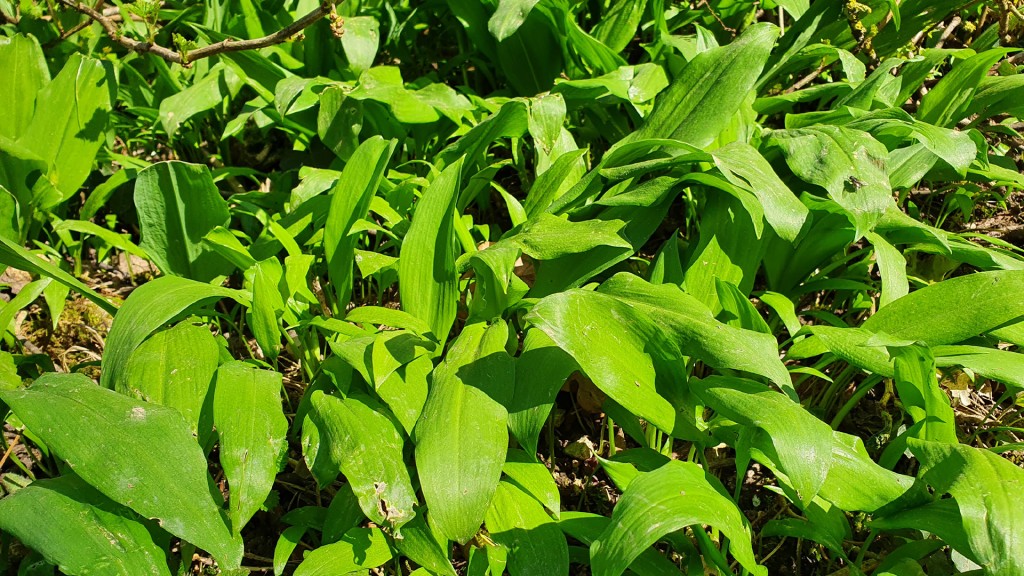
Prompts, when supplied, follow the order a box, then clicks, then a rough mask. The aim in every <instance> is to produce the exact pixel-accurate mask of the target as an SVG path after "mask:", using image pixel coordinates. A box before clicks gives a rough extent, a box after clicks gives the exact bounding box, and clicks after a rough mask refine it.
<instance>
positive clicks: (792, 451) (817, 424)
mask: <svg viewBox="0 0 1024 576" xmlns="http://www.w3.org/2000/svg"><path fill="white" fill-rule="evenodd" d="M690 389H691V390H692V391H693V393H694V394H696V395H697V396H698V397H699V398H700V399H701V400H703V401H704V402H705V403H707V406H709V407H711V408H713V409H714V410H715V411H716V412H718V413H719V414H721V415H723V416H725V417H726V418H728V419H730V420H732V421H734V422H738V423H739V424H742V425H744V426H750V427H753V428H756V429H757V430H758V431H759V433H755V435H754V437H753V439H752V441H753V442H754V443H755V444H756V443H758V442H766V443H768V444H770V445H771V446H772V447H773V448H774V449H775V452H776V454H778V461H779V462H778V463H779V465H780V466H781V468H782V470H783V471H784V472H785V473H786V476H788V477H789V480H790V482H791V483H792V485H793V488H794V489H795V490H796V494H797V498H798V499H799V500H800V501H801V502H802V503H803V505H804V506H809V505H810V503H811V500H813V499H814V497H815V496H816V495H817V494H818V491H819V490H821V487H822V485H823V484H824V483H825V478H826V476H827V475H828V471H829V468H830V467H831V460H832V430H831V429H830V428H829V425H828V424H826V423H824V422H822V421H821V420H818V419H817V418H815V417H814V416H812V415H811V414H810V413H809V412H807V411H806V410H804V408H803V407H802V406H800V404H798V403H796V402H794V401H792V400H790V399H789V398H787V397H786V396H784V395H783V394H779V393H778V392H775V391H773V390H770V389H769V388H767V387H765V386H764V385H762V384H758V383H756V382H752V381H750V380H743V379H740V378H729V377H724V376H709V377H708V378H705V379H704V380H698V379H694V380H691V381H690Z"/></svg>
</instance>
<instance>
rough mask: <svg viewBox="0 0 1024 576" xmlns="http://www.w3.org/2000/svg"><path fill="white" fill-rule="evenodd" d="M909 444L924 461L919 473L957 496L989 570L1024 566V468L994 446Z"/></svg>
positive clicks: (1011, 575) (999, 575) (1010, 572)
mask: <svg viewBox="0 0 1024 576" xmlns="http://www.w3.org/2000/svg"><path fill="white" fill-rule="evenodd" d="M907 443H908V445H909V447H910V451H911V452H913V453H914V456H916V457H917V458H918V460H920V461H921V469H922V472H921V473H920V474H919V477H920V478H921V479H922V480H924V481H925V482H927V483H928V484H929V485H931V486H932V487H933V488H934V489H935V493H936V494H937V495H939V494H945V493H949V494H950V495H951V496H952V497H953V498H955V499H956V502H957V505H958V506H959V508H960V515H961V518H962V523H963V528H964V531H965V532H966V534H967V539H968V543H969V545H970V548H971V552H972V553H973V556H974V557H976V558H977V559H978V561H979V563H980V564H981V565H982V566H984V567H985V573H986V574H990V575H992V576H1015V575H1017V574H1020V573H1021V572H1022V571H1024V517H1022V516H1021V515H1020V499H1019V497H1020V494H1021V491H1022V490H1024V471H1022V470H1021V469H1020V468H1018V467H1017V466H1014V465H1013V464H1012V463H1011V462H1009V461H1007V460H1005V459H1003V458H1002V457H1001V456H999V455H998V454H993V453H992V452H989V451H988V450H982V449H978V448H972V447H970V446H965V445H962V444H946V443H942V442H927V441H921V440H917V439H913V438H912V439H910V440H908V441H907Z"/></svg>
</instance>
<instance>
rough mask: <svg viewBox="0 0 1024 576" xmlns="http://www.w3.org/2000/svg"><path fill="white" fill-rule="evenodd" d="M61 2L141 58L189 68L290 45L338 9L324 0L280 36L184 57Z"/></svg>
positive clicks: (210, 48) (234, 43)
mask: <svg viewBox="0 0 1024 576" xmlns="http://www.w3.org/2000/svg"><path fill="white" fill-rule="evenodd" d="M59 1H60V3H61V4H64V5H65V6H68V7H70V8H72V9H74V10H77V11H78V12H81V13H82V14H85V15H86V16H88V17H89V18H92V19H93V20H95V21H97V22H99V23H100V25H101V26H103V30H104V31H105V32H106V33H107V36H108V37H109V38H110V39H111V40H113V41H114V42H117V43H118V44H120V45H121V46H124V47H125V48H127V49H128V50H131V51H133V52H138V53H140V54H145V53H147V52H148V53H150V54H155V55H157V56H159V57H161V58H163V59H164V60H167V61H168V62H172V63H175V64H181V65H182V66H188V65H189V64H191V63H192V62H195V61H196V60H202V59H203V58H209V57H210V56H215V55H217V54H224V53H226V52H241V51H243V50H258V49H260V48H266V47H267V46H273V45H275V44H280V43H282V42H285V41H287V40H288V39H289V38H291V37H292V36H295V35H296V34H298V33H299V32H301V31H303V30H304V29H306V28H308V27H309V26H311V25H313V24H314V23H315V22H317V21H318V20H320V19H321V18H323V17H324V16H326V15H327V14H329V13H331V11H332V10H333V9H334V5H335V0H325V1H323V2H321V3H320V5H319V6H318V7H317V8H316V9H315V10H313V11H312V12H310V13H309V14H306V15H305V16H303V17H302V18H299V19H298V20H296V21H295V22H292V23H291V24H289V25H288V26H285V27H284V28H282V29H280V30H278V31H277V32H274V33H273V34H268V35H267V36H263V37H262V38H253V39H252V40H234V39H230V38H229V39H226V40H223V41H221V42H217V43H215V44H210V45H209V46H203V47H201V48H196V49H195V50H190V51H188V52H186V53H185V54H182V53H180V52H178V51H176V50H172V49H170V48H166V47H164V46H161V45H159V44H154V43H152V42H141V41H139V40H135V39H133V38H129V37H127V36H125V35H123V34H121V31H120V30H118V28H117V25H116V24H115V23H114V21H113V19H112V18H110V17H107V16H105V15H104V14H103V13H102V12H98V11H96V10H94V9H93V8H91V7H90V6H88V5H85V4H82V3H80V2H76V1H74V0H59Z"/></svg>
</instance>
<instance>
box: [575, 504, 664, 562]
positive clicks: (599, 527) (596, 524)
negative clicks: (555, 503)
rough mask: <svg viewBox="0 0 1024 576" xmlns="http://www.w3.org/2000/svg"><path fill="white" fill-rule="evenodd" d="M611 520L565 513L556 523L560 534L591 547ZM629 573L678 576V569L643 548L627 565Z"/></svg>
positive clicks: (589, 514)
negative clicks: (562, 533) (563, 533)
mask: <svg viewBox="0 0 1024 576" xmlns="http://www.w3.org/2000/svg"><path fill="white" fill-rule="evenodd" d="M611 522H612V519H611V518H608V517H606V516H599V515H597V514H591V513H588V512H573V511H568V510H567V511H565V512H563V513H562V518H561V519H560V520H559V521H558V527H559V528H561V530H562V532H565V533H566V534H568V535H569V536H572V537H573V538H575V539H576V540H579V541H580V542H582V543H583V544H586V545H588V546H589V545H591V544H593V543H594V541H595V540H597V539H598V538H600V537H601V533H602V532H604V531H605V530H606V529H607V528H608V525H609V524H611ZM629 570H630V572H632V573H634V574H638V575H640V574H642V575H643V576H679V568H678V567H676V565H675V564H673V563H672V562H671V561H670V560H669V559H668V558H665V556H663V555H662V554H661V553H660V552H658V551H657V550H655V549H654V548H645V549H644V550H643V552H641V553H640V555H639V556H637V557H636V558H635V559H634V560H633V562H632V564H630V565H629Z"/></svg>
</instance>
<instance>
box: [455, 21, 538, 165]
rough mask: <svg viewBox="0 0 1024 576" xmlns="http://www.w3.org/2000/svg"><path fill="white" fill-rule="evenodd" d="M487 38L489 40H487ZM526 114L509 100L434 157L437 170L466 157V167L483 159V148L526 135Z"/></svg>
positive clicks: (523, 105)
mask: <svg viewBox="0 0 1024 576" xmlns="http://www.w3.org/2000/svg"><path fill="white" fill-rule="evenodd" d="M488 38H490V36H488ZM527 125H528V114H527V110H526V103H525V102H524V101H523V100H522V99H515V100H509V101H508V102H505V103H504V104H502V106H501V108H499V109H498V111H497V112H495V113H494V114H491V115H490V116H488V117H487V118H485V119H484V120H483V121H482V122H480V123H479V124H477V125H476V126H474V127H473V129H472V130H470V131H469V132H467V133H466V134H464V135H463V136H462V137H461V138H459V139H458V140H456V141H455V142H452V143H451V144H449V145H448V146H447V147H446V148H445V149H444V150H442V151H441V152H440V153H439V154H438V155H437V162H438V168H441V167H442V166H444V167H447V166H449V165H451V164H452V163H453V162H456V161H457V160H459V159H460V158H462V157H464V156H465V157H468V159H469V160H468V161H467V163H466V165H467V167H468V166H471V165H473V162H474V161H476V159H478V158H480V157H481V156H483V154H484V152H485V151H486V150H487V147H488V146H490V145H491V143H492V142H494V141H495V140H497V139H499V138H517V137H520V136H522V135H523V134H525V133H526V130H527Z"/></svg>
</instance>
